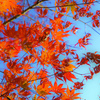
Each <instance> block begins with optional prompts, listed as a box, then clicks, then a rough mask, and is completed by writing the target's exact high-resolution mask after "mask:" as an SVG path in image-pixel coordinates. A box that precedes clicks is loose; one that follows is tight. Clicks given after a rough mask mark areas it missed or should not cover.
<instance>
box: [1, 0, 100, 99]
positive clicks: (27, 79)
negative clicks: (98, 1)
mask: <svg viewBox="0 0 100 100" xmlns="http://www.w3.org/2000/svg"><path fill="white" fill-rule="evenodd" d="M81 2H82V4H78V2H77V1H75V0H55V3H54V6H52V7H51V8H54V9H55V10H54V9H50V7H49V6H48V1H47V0H33V1H31V0H26V1H25V0H0V9H1V10H0V61H2V62H3V63H4V64H5V65H4V66H3V65H2V66H1V69H3V71H2V70H0V73H1V74H2V79H1V81H0V100H29V99H30V98H32V99H33V100H49V99H48V98H49V97H50V100H75V99H81V98H80V97H79V94H80V93H76V90H77V89H83V85H84V83H83V82H84V81H83V80H82V82H78V80H77V77H76V75H75V74H74V73H75V72H74V71H75V70H76V69H77V68H79V67H80V66H81V65H84V64H87V65H89V66H90V63H89V62H90V61H93V62H95V63H96V64H98V65H97V66H96V67H94V68H93V71H92V70H91V69H89V70H90V75H86V74H85V75H84V80H85V79H86V80H87V79H92V78H93V75H94V74H97V73H99V72H100V55H99V54H96V53H91V52H87V53H86V54H85V57H83V58H82V59H81V60H80V58H79V55H78V53H77V51H78V49H77V48H76V45H78V44H79V48H81V47H83V48H84V49H86V46H87V45H89V44H90V43H89V40H90V39H89V38H90V37H91V33H87V34H85V35H84V36H83V37H82V38H79V39H78V42H77V43H75V44H74V48H73V49H72V48H71V47H73V46H71V45H69V42H68V41H66V40H68V39H69V37H70V36H71V33H73V34H74V36H77V31H79V30H80V27H77V26H76V25H74V24H73V22H71V20H64V17H66V19H67V18H68V17H70V18H72V19H73V20H75V21H78V20H79V19H80V17H87V18H88V17H91V18H92V21H93V22H92V25H93V27H96V26H97V27H99V17H100V11H99V10H97V11H96V14H94V13H93V12H92V11H91V10H90V8H91V5H92V4H93V3H94V2H95V0H83V1H81ZM46 5H47V6H46ZM79 5H82V7H81V6H79ZM70 11H71V15H72V16H69V15H68V14H69V12H70ZM41 19H43V20H41ZM27 21H28V22H27ZM79 21H80V20H79ZM81 22H82V21H81ZM85 24H86V23H85ZM62 56H63V57H62ZM78 74H79V73H78ZM79 75H82V74H79ZM74 80H77V82H74ZM59 81H60V82H62V83H60V84H59ZM68 81H70V82H72V83H74V85H73V86H72V87H70V86H68V85H69V84H68V83H67V82H68ZM64 84H67V85H66V87H65V86H64Z"/></svg>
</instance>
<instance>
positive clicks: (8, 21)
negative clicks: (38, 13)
mask: <svg viewBox="0 0 100 100" xmlns="http://www.w3.org/2000/svg"><path fill="white" fill-rule="evenodd" d="M44 1H48V0H42V1H40V2H39V3H36V4H34V5H32V6H30V7H28V8H27V9H25V10H23V11H22V13H21V14H20V15H16V16H14V17H12V18H10V19H9V20H7V21H5V22H4V23H3V25H7V24H8V23H10V22H11V21H13V20H15V19H16V18H18V17H20V16H22V15H24V14H25V13H26V12H28V11H29V10H31V9H32V8H34V7H36V6H39V5H40V4H41V3H42V2H44Z"/></svg>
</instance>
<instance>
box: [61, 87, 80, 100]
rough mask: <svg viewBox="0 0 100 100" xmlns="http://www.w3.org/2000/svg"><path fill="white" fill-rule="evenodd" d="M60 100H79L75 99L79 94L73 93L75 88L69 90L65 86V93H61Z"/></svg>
mask: <svg viewBox="0 0 100 100" xmlns="http://www.w3.org/2000/svg"><path fill="white" fill-rule="evenodd" d="M63 94H64V95H62V98H61V100H75V99H81V98H80V97H77V96H78V95H79V94H80V93H75V88H74V89H72V90H70V89H69V87H68V86H67V91H66V93H63Z"/></svg>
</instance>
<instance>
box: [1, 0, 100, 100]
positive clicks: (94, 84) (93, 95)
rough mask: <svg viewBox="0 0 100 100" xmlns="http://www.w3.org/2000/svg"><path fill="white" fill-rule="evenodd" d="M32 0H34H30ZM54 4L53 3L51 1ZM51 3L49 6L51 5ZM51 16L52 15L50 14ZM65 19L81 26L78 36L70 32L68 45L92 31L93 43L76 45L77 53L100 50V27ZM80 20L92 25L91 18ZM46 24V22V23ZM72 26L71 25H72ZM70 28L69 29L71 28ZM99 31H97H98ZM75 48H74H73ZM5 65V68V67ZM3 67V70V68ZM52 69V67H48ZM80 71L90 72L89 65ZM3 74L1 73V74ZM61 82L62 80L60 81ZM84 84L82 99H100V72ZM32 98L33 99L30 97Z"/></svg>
mask: <svg viewBox="0 0 100 100" xmlns="http://www.w3.org/2000/svg"><path fill="white" fill-rule="evenodd" d="M30 2H32V1H31V0H30ZM50 2H54V1H53V0H50ZM77 2H80V0H77ZM51 4H52V3H51ZM51 4H50V5H49V4H48V6H51ZM91 10H92V11H93V12H94V13H95V11H96V10H100V4H98V3H95V6H92V9H91ZM30 13H33V10H31V11H30ZM69 15H70V16H72V14H71V12H69ZM50 16H51V15H50ZM21 18H22V17H20V18H18V19H17V20H15V21H18V20H21ZM36 19H39V20H40V21H42V18H36ZM25 20H27V17H25ZM63 20H65V21H66V20H69V21H71V22H72V23H73V25H75V26H76V27H79V28H80V29H79V30H78V31H77V32H76V36H75V35H74V34H73V33H70V34H71V35H72V36H71V37H69V38H68V41H69V44H68V45H72V46H74V44H75V43H77V41H78V39H79V38H82V37H83V36H84V35H85V34H86V33H91V37H90V43H91V45H88V46H86V48H87V50H85V49H84V48H79V46H76V48H77V53H78V54H79V56H80V58H81V57H83V53H86V52H95V51H98V52H100V46H99V43H100V34H99V32H100V29H99V28H94V29H95V30H93V29H92V28H91V27H89V26H87V25H86V24H84V23H82V22H80V21H75V20H73V19H72V18H69V17H67V19H66V17H63ZM80 20H82V21H84V22H86V23H87V24H89V25H90V26H92V25H91V18H86V17H84V18H80ZM27 21H28V22H29V21H30V23H31V22H32V21H31V20H27ZM44 24H45V25H46V23H44ZM70 28H71V27H70ZM70 28H69V29H70ZM96 31H97V32H98V33H97V32H96ZM73 49H74V48H73ZM23 54H24V53H23V52H21V55H20V57H21V56H22V55H23ZM62 59H63V56H62ZM1 66H5V67H6V65H5V64H3V63H2V62H1ZM32 66H37V65H36V64H33V65H32ZM91 66H94V64H93V63H91ZM5 67H3V69H4V68H5ZM3 69H1V70H3ZM48 70H50V69H48ZM75 71H76V72H78V73H83V74H84V73H89V67H88V66H87V65H84V66H81V67H80V68H79V69H77V70H75ZM0 75H1V74H0ZM75 75H76V76H77V77H78V79H79V81H81V80H82V79H83V77H82V76H80V75H77V74H75ZM0 78H2V75H1V76H0ZM51 80H54V79H53V78H51ZM59 84H60V81H59ZM84 84H85V85H84V86H83V90H77V92H80V93H82V94H81V95H80V96H81V97H82V98H83V99H82V100H85V99H86V100H99V96H100V73H98V74H96V75H94V76H93V79H91V80H87V81H84ZM68 85H69V86H72V85H73V84H72V83H71V82H68ZM64 87H67V84H66V83H65V84H64ZM30 100H31V99H30Z"/></svg>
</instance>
